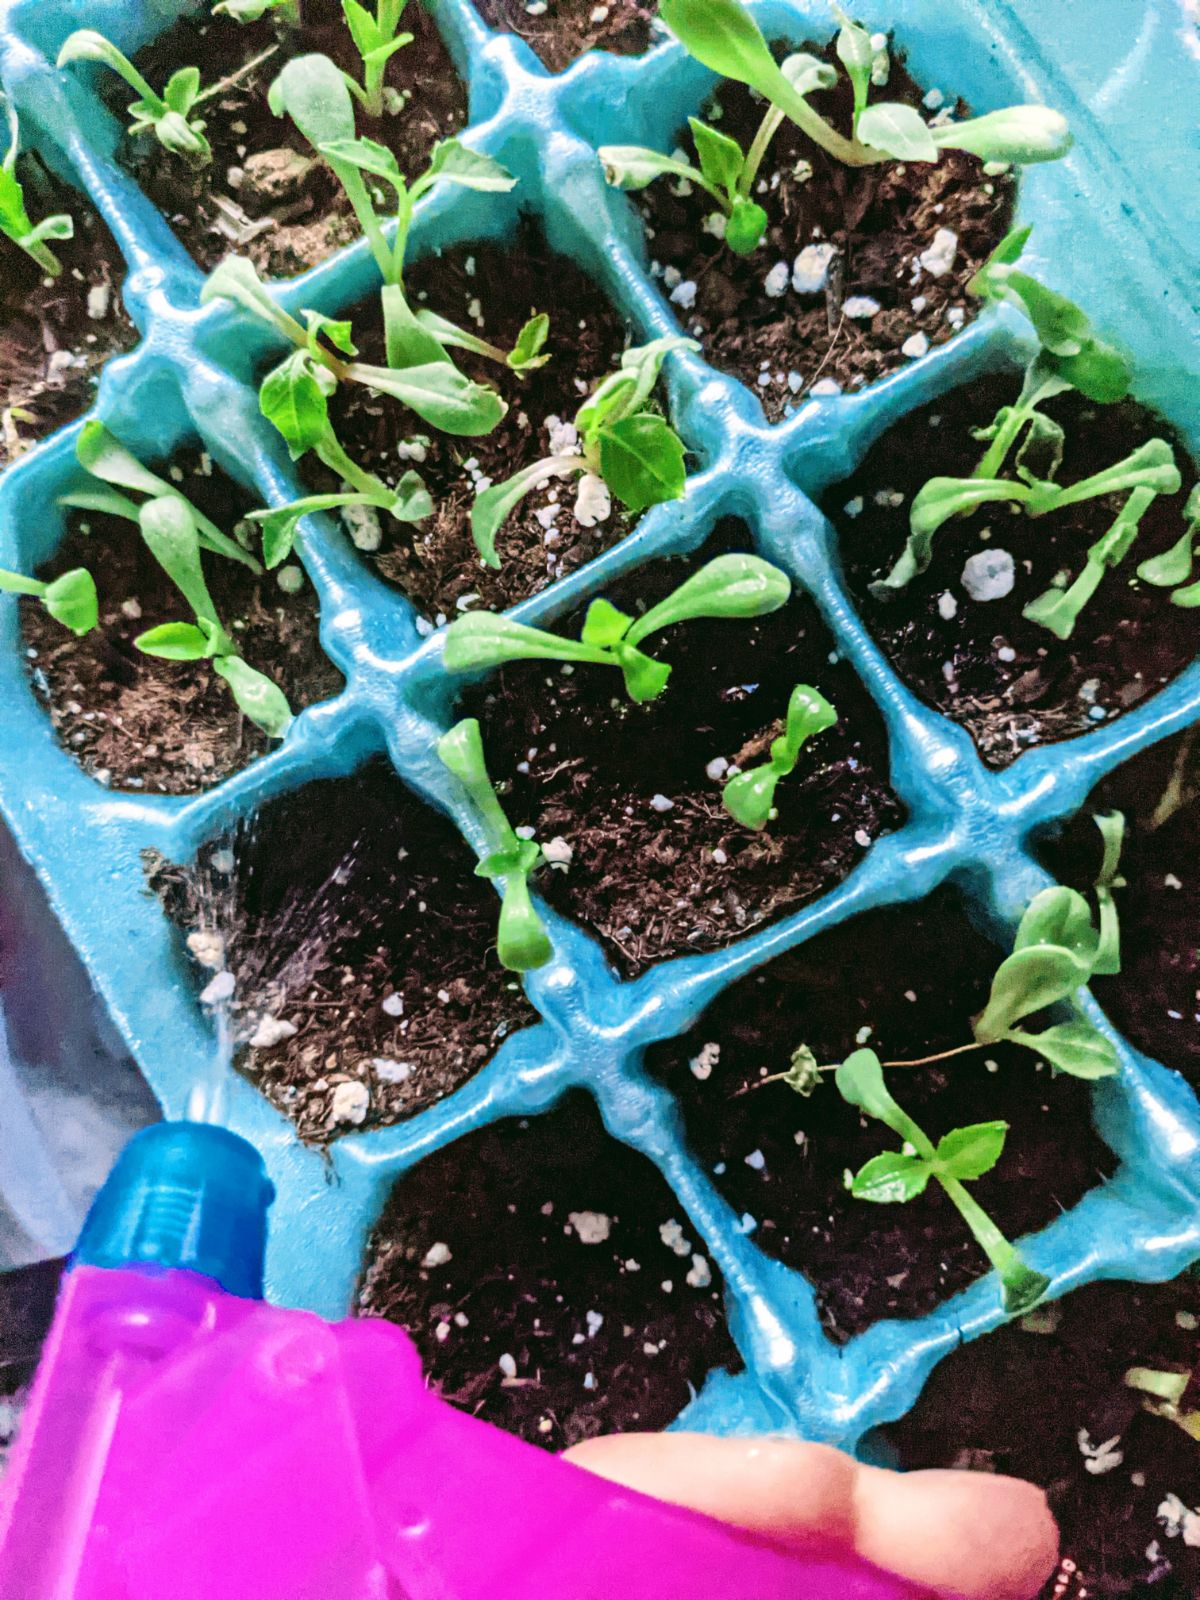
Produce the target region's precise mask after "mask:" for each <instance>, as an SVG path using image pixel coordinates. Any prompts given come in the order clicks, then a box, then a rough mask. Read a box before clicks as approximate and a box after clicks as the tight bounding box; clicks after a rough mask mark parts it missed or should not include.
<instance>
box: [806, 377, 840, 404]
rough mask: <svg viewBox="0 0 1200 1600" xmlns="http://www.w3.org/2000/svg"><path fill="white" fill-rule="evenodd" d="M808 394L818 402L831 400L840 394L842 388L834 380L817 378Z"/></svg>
mask: <svg viewBox="0 0 1200 1600" xmlns="http://www.w3.org/2000/svg"><path fill="white" fill-rule="evenodd" d="M808 392H809V394H811V395H813V396H814V398H816V399H818V400H832V399H833V398H834V396H835V395H839V394H841V392H842V386H841V384H840V383H839V382H838V381H837V379H836V378H818V379H817V381H816V383H814V384H813V386H812V388H811V389H810V390H809V391H808Z"/></svg>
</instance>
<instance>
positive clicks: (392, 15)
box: [342, 0, 413, 117]
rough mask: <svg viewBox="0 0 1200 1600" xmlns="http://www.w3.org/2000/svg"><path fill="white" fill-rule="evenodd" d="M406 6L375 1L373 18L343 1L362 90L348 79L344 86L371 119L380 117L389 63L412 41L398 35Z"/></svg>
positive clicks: (400, 1)
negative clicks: (359, 64) (359, 66)
mask: <svg viewBox="0 0 1200 1600" xmlns="http://www.w3.org/2000/svg"><path fill="white" fill-rule="evenodd" d="M405 3H406V0H375V12H374V15H372V13H371V12H370V11H369V10H368V9H367V7H366V6H364V5H360V4H359V0H342V11H343V12H344V13H345V17H346V25H347V27H348V28H349V29H350V36H351V38H352V39H353V40H354V47H355V49H356V50H357V51H358V53H359V55H360V56H361V57H362V63H363V81H362V84H361V86H360V85H359V84H357V83H355V81H354V79H353V78H351V77H349V76H347V78H346V82H347V83H348V84H349V85H350V88H351V90H352V91H353V93H354V95H355V97H356V99H357V100H358V101H359V103H360V104H361V105H362V107H363V110H364V111H366V113H367V115H368V116H370V117H379V116H382V115H383V78H384V73H385V72H386V71H387V64H388V62H389V61H390V60H391V58H392V57H393V56H394V55H395V53H396V51H397V50H402V49H403V48H404V46H405V45H406V44H411V43H412V41H413V36H412V34H411V33H401V32H400V31H399V30H400V18H401V17H402V16H403V14H404V7H405Z"/></svg>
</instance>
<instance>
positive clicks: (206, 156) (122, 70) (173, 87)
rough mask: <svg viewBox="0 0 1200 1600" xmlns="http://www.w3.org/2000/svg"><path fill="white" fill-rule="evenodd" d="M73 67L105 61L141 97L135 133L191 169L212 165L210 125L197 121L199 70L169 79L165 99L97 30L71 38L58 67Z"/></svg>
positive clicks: (133, 113) (132, 111) (135, 106)
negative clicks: (148, 136)
mask: <svg viewBox="0 0 1200 1600" xmlns="http://www.w3.org/2000/svg"><path fill="white" fill-rule="evenodd" d="M72 61H99V62H101V63H102V64H103V65H104V66H106V67H111V68H112V70H113V71H114V72H115V73H117V74H118V75H119V76H120V77H122V78H124V80H125V82H126V83H127V84H128V85H129V87H130V88H131V89H132V90H133V91H134V93H135V94H136V95H138V96H139V98H138V99H137V100H134V101H133V102H132V104H131V105H130V106H129V116H130V118H131V119H132V120H131V121H130V124H129V132H130V133H131V134H134V135H137V134H139V133H152V134H153V135H154V137H155V138H156V139H157V140H158V142H159V144H161V145H162V147H163V149H164V150H169V151H171V152H172V153H173V154H175V155H178V156H182V157H183V159H184V161H186V162H187V164H188V165H189V166H190V167H203V166H207V164H208V163H209V162H210V161H211V160H212V146H211V145H210V144H209V142H208V140H207V139H206V138H205V137H204V122H203V120H202V119H201V118H199V117H195V116H193V115H192V113H193V111H194V109H195V107H196V106H197V105H198V104H199V103H200V102H201V101H202V99H203V98H204V96H202V95H201V93H200V69H199V67H180V68H179V69H178V70H177V71H176V72H173V73H172V74H171V76H170V77H169V78H168V79H167V82H166V86H165V87H164V89H163V92H162V94H161V95H160V94H159V93H158V92H157V91H156V90H155V89H153V88H152V87H151V86H150V84H149V83H147V81H146V79H145V78H143V77H142V75H141V73H140V72H139V71H138V69H137V68H136V67H135V66H134V64H133V62H132V61H130V60H129V58H128V56H126V55H124V54H122V52H121V51H120V50H118V49H117V47H116V45H115V44H113V43H111V41H110V40H108V39H106V38H105V37H104V35H103V34H102V33H96V32H95V30H94V29H92V28H80V29H78V30H77V31H76V32H75V33H72V34H69V35H68V37H67V38H66V40H65V41H64V42H63V47H62V49H61V50H60V51H59V52H58V62H57V65H58V66H60V67H65V66H66V65H67V64H68V63H69V62H72Z"/></svg>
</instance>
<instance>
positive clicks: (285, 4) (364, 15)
mask: <svg viewBox="0 0 1200 1600" xmlns="http://www.w3.org/2000/svg"><path fill="white" fill-rule="evenodd" d="M405 5H406V0H375V10H374V12H372V11H371V10H370V9H369V8H368V7H367V6H365V5H361V4H359V0H342V15H343V16H344V17H345V19H346V26H347V27H348V28H349V30H350V37H351V38H352V39H353V40H354V47H355V49H356V50H357V51H358V53H359V55H360V56H361V58H362V64H363V81H362V83H361V84H359V83H356V82H355V80H354V79H353V78H352V77H350V76H349V74H346V75H345V76H346V84H347V86H348V88H349V89H350V90H351V92H352V93H353V94H354V96H355V98H356V99H357V100H358V101H359V103H360V104H361V105H362V107H363V109H364V110H365V111H366V112H367V114H368V115H369V116H372V117H378V116H380V115H381V114H382V112H383V109H384V103H383V102H384V96H383V80H384V74H385V73H386V71H387V64H388V62H389V61H390V60H391V59H392V57H393V56H394V55H395V54H396V52H397V50H403V48H404V46H405V45H407V44H411V43H412V41H413V35H412V34H411V33H401V32H400V21H401V18H402V17H403V15H404V9H405ZM272 11H274V12H278V13H281V14H282V15H283V18H284V20H287V21H294V22H299V21H300V0H221V3H220V4H219V5H215V6H214V7H213V15H214V16H227V17H232V19H233V20H234V21H235V22H258V21H259V20H260V19H261V18H262V17H265V16H266V15H267V14H268V12H272Z"/></svg>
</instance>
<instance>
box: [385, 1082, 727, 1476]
mask: <svg viewBox="0 0 1200 1600" xmlns="http://www.w3.org/2000/svg"><path fill="white" fill-rule="evenodd" d="M447 1196H451V1197H452V1202H451V1204H449V1205H447ZM672 1223H674V1224H675V1228H674V1229H672V1228H671V1227H670V1226H669V1225H670V1224H672ZM686 1224H687V1219H686V1216H685V1215H684V1213H683V1212H682V1211H681V1209H680V1206H679V1202H678V1201H677V1200H676V1199H675V1197H674V1195H673V1194H672V1193H671V1190H670V1189H669V1188H668V1187H667V1185H666V1183H665V1182H664V1181H663V1179H662V1178H661V1177H660V1176H659V1174H658V1172H657V1171H656V1170H655V1168H654V1167H653V1166H652V1165H651V1164H650V1163H649V1162H648V1161H647V1160H645V1159H644V1158H643V1157H642V1156H640V1155H638V1154H637V1153H636V1152H635V1151H633V1150H630V1149H629V1148H627V1147H626V1146H624V1145H622V1144H619V1143H617V1142H616V1141H615V1140H613V1139H611V1138H610V1137H609V1136H608V1135H607V1134H606V1133H605V1132H604V1131H603V1129H602V1127H601V1124H600V1119H599V1116H598V1115H597V1113H596V1111H595V1109H594V1108H593V1106H592V1105H591V1102H590V1101H588V1100H586V1099H585V1098H584V1097H583V1096H582V1095H579V1096H573V1097H571V1098H570V1099H568V1100H567V1101H566V1102H565V1103H564V1104H563V1105H562V1106H561V1107H560V1108H558V1109H557V1110H554V1111H551V1112H549V1113H547V1114H545V1115H543V1116H540V1117H536V1118H533V1119H532V1120H529V1121H526V1120H524V1119H522V1120H520V1121H515V1120H514V1121H506V1122H501V1123H498V1124H497V1125H496V1126H495V1127H492V1128H488V1129H484V1130H483V1131H482V1132H479V1133H473V1134H469V1135H468V1136H467V1137H466V1138H463V1139H460V1140H459V1141H458V1142H457V1143H455V1144H453V1145H450V1146H449V1147H448V1148H447V1149H445V1150H441V1151H438V1152H437V1153H436V1154H434V1155H432V1156H430V1157H429V1158H428V1159H427V1160H426V1161H424V1162H422V1163H421V1165H420V1166H419V1167H417V1168H415V1169H414V1171H413V1172H412V1173H410V1174H409V1175H408V1176H407V1177H405V1178H403V1179H402V1180H401V1181H400V1182H399V1183H398V1184H397V1186H396V1188H395V1189H394V1191H393V1193H392V1197H391V1200H390V1201H389V1203H388V1207H387V1210H386V1211H385V1212H384V1215H383V1218H382V1220H381V1221H380V1224H379V1227H378V1228H377V1230H376V1233H375V1237H374V1240H373V1241H372V1245H371V1249H370V1254H369V1257H368V1266H367V1270H366V1275H365V1278H364V1282H363V1288H362V1292H361V1295H360V1300H359V1305H360V1309H361V1310H363V1311H364V1312H368V1313H370V1314H372V1315H382V1316H385V1317H388V1318H390V1319H391V1320H392V1321H393V1322H399V1323H401V1324H402V1325H403V1326H404V1327H406V1328H407V1329H408V1330H409V1332H410V1333H411V1335H412V1337H413V1338H414V1339H415V1340H416V1343H417V1346H418V1348H419V1349H420V1352H421V1357H422V1360H423V1362H424V1365H425V1371H426V1373H427V1374H428V1375H429V1377H430V1378H431V1379H432V1381H433V1383H434V1384H435V1385H436V1387H437V1388H438V1389H439V1390H440V1391H441V1393H442V1394H443V1395H444V1396H445V1398H446V1399H448V1400H451V1401H453V1403H454V1404H455V1405H458V1406H461V1407H462V1408H463V1409H464V1410H466V1411H470V1412H472V1413H473V1414H474V1415H476V1416H479V1417H483V1418H484V1419H485V1420H486V1421H488V1422H494V1423H498V1424H499V1425H500V1426H501V1427H502V1428H507V1429H508V1430H509V1431H510V1432H512V1433H516V1434H519V1435H520V1436H521V1437H522V1438H524V1439H526V1440H528V1441H529V1442H530V1443H531V1444H538V1445H543V1446H545V1447H546V1448H547V1449H554V1450H559V1449H563V1448H565V1447H566V1446H568V1445H572V1444H576V1443H578V1441H579V1440H581V1439H587V1438H591V1437H592V1436H593V1435H595V1434H599V1433H613V1432H622V1431H630V1430H638V1429H659V1428H664V1427H665V1426H666V1425H667V1424H668V1423H669V1422H671V1421H673V1420H674V1418H675V1417H676V1416H678V1415H679V1413H680V1412H681V1411H682V1410H683V1408H684V1407H685V1406H686V1405H687V1403H688V1401H689V1400H690V1399H691V1398H692V1391H693V1390H697V1389H699V1388H700V1386H701V1385H702V1383H703V1382H704V1379H705V1377H706V1376H707V1375H708V1373H709V1371H710V1370H711V1369H712V1368H714V1367H718V1366H729V1367H736V1366H738V1365H739V1364H740V1363H739V1361H738V1358H737V1353H736V1351H735V1349H734V1347H733V1344H732V1343H731V1341H730V1338H729V1334H728V1333H727V1332H726V1329H725V1319H724V1316H723V1314H722V1310H721V1295H720V1288H719V1284H718V1283H717V1282H715V1281H714V1280H715V1273H714V1272H713V1269H712V1268H711V1266H710V1264H709V1262H708V1260H707V1258H706V1257H705V1256H704V1255H703V1254H702V1253H701V1252H702V1249H703V1246H702V1245H701V1244H700V1243H699V1242H698V1241H696V1239H695V1235H694V1233H692V1230H690V1229H689V1228H688V1227H687V1225H686ZM660 1230H665V1231H666V1233H667V1236H668V1239H677V1240H678V1245H677V1247H676V1248H675V1249H673V1248H671V1246H670V1244H669V1243H668V1242H667V1241H666V1240H664V1238H663V1233H662V1231H660ZM685 1240H686V1248H685V1249H684V1253H683V1254H682V1255H681V1254H679V1253H678V1248H679V1246H683V1245H684V1241H685ZM434 1262H437V1263H438V1264H437V1265H434V1264H433V1263H434ZM689 1279H690V1281H689Z"/></svg>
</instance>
